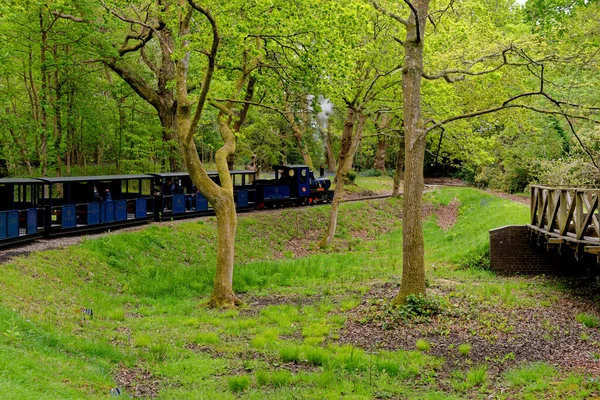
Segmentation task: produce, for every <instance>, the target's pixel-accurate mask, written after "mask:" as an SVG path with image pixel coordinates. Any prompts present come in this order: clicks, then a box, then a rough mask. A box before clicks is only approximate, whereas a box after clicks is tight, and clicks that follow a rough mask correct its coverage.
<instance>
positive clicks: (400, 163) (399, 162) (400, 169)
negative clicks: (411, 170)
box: [392, 138, 404, 197]
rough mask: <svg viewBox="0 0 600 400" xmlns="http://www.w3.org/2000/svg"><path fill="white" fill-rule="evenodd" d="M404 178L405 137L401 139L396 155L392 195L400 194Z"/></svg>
mask: <svg viewBox="0 0 600 400" xmlns="http://www.w3.org/2000/svg"><path fill="white" fill-rule="evenodd" d="M403 178H404V138H401V139H400V143H399V144H398V153H397V155H396V171H395V172H394V186H393V189H392V197H398V196H400V187H401V184H402V179H403Z"/></svg>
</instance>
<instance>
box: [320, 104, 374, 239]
mask: <svg viewBox="0 0 600 400" xmlns="http://www.w3.org/2000/svg"><path fill="white" fill-rule="evenodd" d="M366 121H367V115H366V114H364V113H362V112H361V110H360V109H359V110H358V111H357V110H354V109H353V108H352V107H348V113H347V115H346V121H345V122H344V132H343V133H342V142H341V148H340V153H339V157H338V168H337V174H336V175H335V181H334V182H335V195H334V196H333V202H332V204H331V210H330V212H329V222H328V224H327V231H326V232H325V236H324V237H323V239H322V240H321V242H320V244H319V246H320V247H322V248H323V247H328V246H330V245H331V242H332V241H333V237H334V235H335V231H336V228H337V219H338V213H339V207H340V202H341V201H342V200H343V196H344V181H345V180H346V177H347V175H348V171H350V168H352V161H353V160H354V154H355V153H356V149H357V148H358V145H359V144H360V141H361V139H362V135H363V130H364V127H365V123H366Z"/></svg>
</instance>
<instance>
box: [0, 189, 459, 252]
mask: <svg viewBox="0 0 600 400" xmlns="http://www.w3.org/2000/svg"><path fill="white" fill-rule="evenodd" d="M439 186H452V187H456V186H458V185H455V184H450V185H444V184H434V185H425V189H424V190H423V192H424V193H425V192H428V191H431V190H433V189H435V187H439ZM400 196H402V193H400ZM390 197H392V195H391V194H385V195H376V196H368V197H356V198H350V199H345V200H342V203H353V202H357V201H370V200H385V199H389V198H390ZM329 204H331V203H318V204H315V205H313V206H312V207H321V206H326V205H329ZM286 209H290V208H275V209H268V210H260V211H258V210H248V211H243V212H239V211H238V213H240V214H244V215H253V214H254V213H256V214H257V215H260V214H269V213H277V212H281V211H282V210H286ZM211 217H212V216H210V215H209V216H201V217H197V218H190V219H179V220H169V221H161V222H151V223H150V224H158V225H166V224H169V225H173V224H180V223H184V222H190V221H197V220H200V219H206V218H211ZM147 226H148V224H144V225H137V226H134V227H129V228H122V229H118V230H117V231H118V232H135V231H139V230H141V229H144V228H145V227H147ZM113 232H115V231H110V230H109V231H105V232H98V233H91V234H86V235H79V236H60V237H55V238H40V239H38V240H36V241H34V242H31V243H27V244H24V245H20V246H19V245H15V246H13V247H6V248H4V249H2V250H0V264H2V263H5V262H7V261H9V260H10V259H12V258H14V257H18V256H22V255H27V254H29V253H32V252H38V251H44V250H50V249H58V248H63V247H67V246H72V245H74V244H78V243H81V242H82V241H83V240H85V239H92V238H99V237H102V236H106V235H110V234H112V233H113Z"/></svg>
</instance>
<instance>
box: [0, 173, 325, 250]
mask: <svg viewBox="0 0 600 400" xmlns="http://www.w3.org/2000/svg"><path fill="white" fill-rule="evenodd" d="M274 171H275V178H274V179H256V173H255V172H254V171H248V170H244V171H230V174H231V177H232V180H233V185H234V200H235V204H236V208H237V209H238V210H239V211H245V210H253V209H263V208H268V207H283V206H291V205H296V206H300V205H305V204H315V203H323V202H330V201H331V200H332V199H333V191H332V190H331V189H330V187H331V181H330V180H329V178H327V177H324V176H320V177H315V176H314V173H313V172H312V171H311V170H310V169H309V168H308V166H306V165H278V166H275V167H274ZM209 176H210V177H211V179H213V181H215V182H216V183H217V184H218V183H219V176H218V174H217V173H216V172H210V173H209ZM211 214H214V212H213V210H212V208H211V206H210V204H209V203H208V201H207V200H206V198H204V196H202V194H201V193H200V192H199V191H198V190H197V189H196V187H195V186H194V185H193V183H192V181H191V179H190V177H189V175H188V173H187V172H166V173H158V174H156V173H155V174H137V175H106V176H73V177H56V178H5V179H0V247H5V246H10V245H15V244H18V243H23V242H27V241H32V240H35V239H37V238H40V237H52V236H59V235H76V234H79V233H85V232H92V231H100V230H108V229H115V228H121V227H125V226H131V225H139V224H146V223H149V222H151V221H161V220H170V219H179V218H193V217H198V216H204V215H211Z"/></svg>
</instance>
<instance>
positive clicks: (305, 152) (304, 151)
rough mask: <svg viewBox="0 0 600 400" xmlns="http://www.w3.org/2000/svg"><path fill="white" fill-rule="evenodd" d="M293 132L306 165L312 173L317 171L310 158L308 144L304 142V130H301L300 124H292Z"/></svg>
mask: <svg viewBox="0 0 600 400" xmlns="http://www.w3.org/2000/svg"><path fill="white" fill-rule="evenodd" d="M291 126H292V131H293V132H294V137H295V138H296V141H297V142H298V148H299V149H300V151H301V152H302V159H303V160H304V164H306V165H308V167H309V168H310V169H311V171H314V170H315V166H314V165H313V162H312V157H311V156H310V152H309V151H308V149H307V148H306V143H305V142H304V129H301V128H300V127H299V126H298V124H296V123H293V122H292V123H291Z"/></svg>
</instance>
